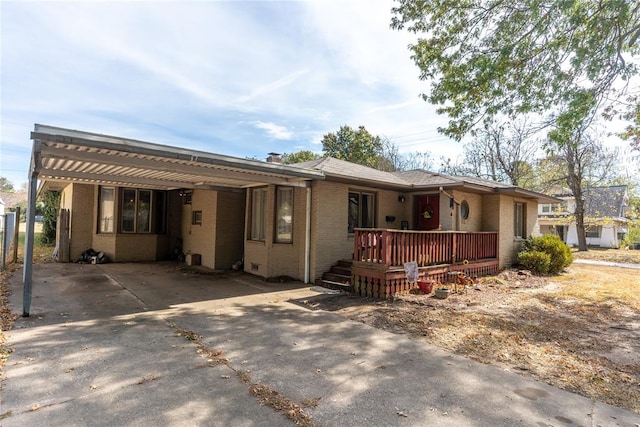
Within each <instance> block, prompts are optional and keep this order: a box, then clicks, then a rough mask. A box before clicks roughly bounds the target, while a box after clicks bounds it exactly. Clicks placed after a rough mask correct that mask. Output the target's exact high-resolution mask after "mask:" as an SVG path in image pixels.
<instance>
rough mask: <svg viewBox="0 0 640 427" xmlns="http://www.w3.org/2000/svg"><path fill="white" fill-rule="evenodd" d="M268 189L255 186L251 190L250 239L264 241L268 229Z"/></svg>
mask: <svg viewBox="0 0 640 427" xmlns="http://www.w3.org/2000/svg"><path fill="white" fill-rule="evenodd" d="M266 213H267V189H266V188H254V189H252V190H251V222H250V224H251V229H250V230H249V238H250V240H259V241H264V240H265V238H266V229H267V215H266Z"/></svg>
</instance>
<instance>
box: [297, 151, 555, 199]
mask: <svg viewBox="0 0 640 427" xmlns="http://www.w3.org/2000/svg"><path fill="white" fill-rule="evenodd" d="M291 166H296V167H301V168H305V169H315V170H319V171H322V172H323V173H324V175H325V179H328V180H335V181H340V182H347V183H357V184H361V185H375V186H376V187H380V188H387V189H396V190H399V191H420V190H439V189H445V190H452V189H460V190H465V191H471V192H475V193H481V194H482V193H503V194H511V195H517V196H520V197H524V198H529V199H538V200H540V201H546V202H557V201H558V200H557V199H555V198H553V197H549V196H547V195H545V194H542V193H537V192H535V191H529V190H525V189H523V188H520V187H517V186H513V185H508V184H503V183H501V182H496V181H490V180H486V179H481V178H475V177H466V176H451V175H444V174H440V173H435V172H429V171H426V170H422V169H415V170H410V171H399V172H383V171H380V170H377V169H373V168H370V167H366V166H362V165H358V164H355V163H351V162H347V161H345V160H339V159H336V158H333V157H323V158H320V159H317V160H311V161H308V162H302V163H296V164H293V165H291Z"/></svg>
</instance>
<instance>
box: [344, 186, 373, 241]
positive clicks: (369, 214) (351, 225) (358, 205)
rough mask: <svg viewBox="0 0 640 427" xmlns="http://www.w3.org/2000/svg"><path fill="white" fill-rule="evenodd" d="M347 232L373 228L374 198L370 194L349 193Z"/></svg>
mask: <svg viewBox="0 0 640 427" xmlns="http://www.w3.org/2000/svg"><path fill="white" fill-rule="evenodd" d="M348 209H349V212H348V223H347V231H348V232H349V233H353V231H354V229H355V228H371V227H374V226H375V196H374V195H373V194H370V193H359V192H355V191H350V192H349V208H348Z"/></svg>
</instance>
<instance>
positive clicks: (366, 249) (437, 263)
mask: <svg viewBox="0 0 640 427" xmlns="http://www.w3.org/2000/svg"><path fill="white" fill-rule="evenodd" d="M353 254H354V260H353V268H352V272H351V275H352V286H353V288H354V292H355V293H356V294H357V295H361V296H368V297H374V298H384V299H387V298H390V297H392V296H393V295H394V294H396V293H407V292H409V291H410V290H411V289H413V288H417V287H418V286H417V284H416V283H408V281H407V279H406V277H405V272H404V263H406V262H411V261H415V262H417V264H418V267H419V270H420V278H421V280H426V279H431V280H435V281H436V282H439V283H450V282H453V281H455V279H456V277H457V275H456V273H457V272H463V273H465V274H467V275H468V276H471V277H473V276H486V275H489V274H494V273H496V272H497V271H498V233H497V232H463V231H407V230H389V229H364V228H361V229H356V230H355V236H354V251H353Z"/></svg>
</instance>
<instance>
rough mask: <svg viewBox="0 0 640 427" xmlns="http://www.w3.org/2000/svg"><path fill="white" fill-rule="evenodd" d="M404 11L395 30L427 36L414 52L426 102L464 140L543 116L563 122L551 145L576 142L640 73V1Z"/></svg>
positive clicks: (494, 1) (447, 3)
mask: <svg viewBox="0 0 640 427" xmlns="http://www.w3.org/2000/svg"><path fill="white" fill-rule="evenodd" d="M396 2H397V4H396V7H394V8H393V9H392V13H393V18H392V22H391V27H392V28H394V29H397V30H403V29H406V30H408V31H410V32H413V33H415V34H418V35H420V38H419V39H418V41H417V42H416V43H415V44H413V45H411V46H410V49H411V51H412V52H413V55H412V58H413V60H414V61H415V63H416V65H417V66H418V67H419V68H420V71H421V73H420V78H421V79H422V80H428V81H430V82H431V91H430V92H429V93H428V94H423V95H422V96H423V98H424V99H425V100H426V101H428V102H430V103H432V104H434V105H437V106H438V110H437V111H438V112H439V113H440V114H446V115H447V116H448V117H449V118H450V121H449V125H448V127H447V128H445V129H441V131H442V132H443V133H445V134H446V135H448V136H451V137H453V138H456V139H458V140H459V139H461V138H462V137H463V136H464V135H466V134H467V133H469V132H470V131H472V130H473V129H474V127H475V126H476V125H477V124H478V123H482V122H484V123H485V124H487V123H490V122H492V121H493V120H494V118H495V117H497V116H507V117H511V116H513V115H518V114H529V113H543V112H549V113H555V117H553V122H554V123H553V124H554V126H555V129H554V135H552V137H553V138H554V139H555V140H565V141H567V140H570V139H571V138H572V137H573V136H574V132H575V129H576V128H577V127H579V126H581V124H582V123H584V122H585V121H587V120H588V119H589V118H590V117H592V116H593V114H594V113H595V111H596V109H597V107H598V106H599V105H600V103H602V102H608V97H611V96H614V95H616V96H617V95H619V94H620V93H619V91H618V93H616V92H615V90H614V83H616V81H617V80H622V81H628V79H629V78H630V77H631V76H633V75H636V74H637V73H638V67H637V65H636V64H634V63H633V61H632V60H631V59H630V58H631V57H632V56H633V55H637V54H638V53H640V46H639V43H638V40H639V38H640V2H638V1H637V0H615V1H614V0H612V1H601V0H581V1H566V0H547V1H544V0H521V1H508V0H467V1H459V0H439V1H416V0H396ZM619 89H620V88H618V90H619ZM623 92H624V91H623Z"/></svg>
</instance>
